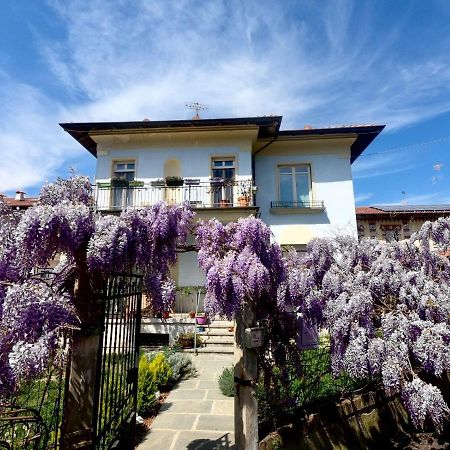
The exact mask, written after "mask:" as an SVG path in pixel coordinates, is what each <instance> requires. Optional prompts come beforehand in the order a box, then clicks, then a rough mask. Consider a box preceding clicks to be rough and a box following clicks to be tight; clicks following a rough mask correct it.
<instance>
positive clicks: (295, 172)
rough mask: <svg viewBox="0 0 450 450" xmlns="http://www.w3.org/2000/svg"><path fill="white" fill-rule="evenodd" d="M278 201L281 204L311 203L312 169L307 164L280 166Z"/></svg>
mask: <svg viewBox="0 0 450 450" xmlns="http://www.w3.org/2000/svg"><path fill="white" fill-rule="evenodd" d="M278 199H279V201H281V202H295V203H297V202H300V203H308V202H310V201H311V168H310V166H309V165H307V164H299V165H285V166H278Z"/></svg>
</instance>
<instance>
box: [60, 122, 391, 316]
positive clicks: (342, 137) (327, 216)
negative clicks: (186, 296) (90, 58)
mask: <svg viewBox="0 0 450 450" xmlns="http://www.w3.org/2000/svg"><path fill="white" fill-rule="evenodd" d="M281 120H282V117H281V116H264V117H246V118H228V119H197V120H195V119H193V120H168V121H150V120H143V121H142V122H110V123H64V124H61V126H62V128H63V129H64V130H65V131H67V132H68V133H69V134H70V135H71V136H72V137H73V138H75V139H76V140H77V141H78V142H79V143H80V144H81V145H82V146H83V147H85V148H86V149H87V150H88V151H89V152H90V153H91V154H92V155H93V156H94V157H95V158H96V159H97V169H96V179H95V195H96V205H97V208H98V210H99V211H101V212H104V213H117V212H119V211H121V210H122V209H123V208H125V207H139V206H147V205H152V204H154V203H156V202H158V201H160V200H165V201H167V202H170V203H177V202H184V201H187V202H189V203H190V204H191V205H192V207H193V208H194V209H195V211H196V213H197V217H199V218H203V219H208V218H212V217H216V218H217V219H219V220H221V221H223V222H228V221H232V220H236V219H237V218H239V217H245V216H248V215H250V214H253V215H258V216H259V217H261V219H262V220H263V221H264V222H266V223H267V224H268V225H270V227H271V229H272V231H273V235H274V239H275V240H276V241H278V242H279V243H280V244H283V245H289V246H294V247H295V248H297V249H298V250H300V251H301V250H302V248H304V246H305V245H306V243H307V242H308V241H309V240H310V239H311V238H313V237H315V236H330V235H335V234H336V233H342V232H344V233H347V234H353V235H354V236H356V235H357V226H356V218H355V207H354V195H353V181H352V170H351V164H352V163H353V162H354V161H355V160H356V159H357V158H358V156H359V155H361V153H362V152H363V151H364V150H365V149H366V148H367V146H368V145H369V144H370V143H371V142H372V141H373V139H375V138H376V136H377V135H378V134H379V133H380V132H381V131H382V129H383V128H384V126H383V125H370V126H366V125H364V126H342V127H335V128H312V127H305V128H304V129H299V130H283V131H280V125H281ZM174 277H175V279H176V282H177V283H178V285H179V286H196V285H202V284H203V274H202V273H201V272H200V271H199V269H198V265H197V261H196V255H195V254H192V253H191V254H190V253H186V254H182V255H180V259H179V263H178V268H177V269H176V270H175V271H174ZM177 308H178V309H179V308H184V310H186V308H189V305H184V306H183V305H180V304H177Z"/></svg>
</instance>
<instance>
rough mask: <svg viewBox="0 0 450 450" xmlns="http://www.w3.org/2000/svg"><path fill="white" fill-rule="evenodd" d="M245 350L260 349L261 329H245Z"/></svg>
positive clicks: (261, 341)
mask: <svg viewBox="0 0 450 450" xmlns="http://www.w3.org/2000/svg"><path fill="white" fill-rule="evenodd" d="M244 340H245V348H256V347H261V345H262V344H263V330H262V328H261V327H253V328H246V329H245V338H244Z"/></svg>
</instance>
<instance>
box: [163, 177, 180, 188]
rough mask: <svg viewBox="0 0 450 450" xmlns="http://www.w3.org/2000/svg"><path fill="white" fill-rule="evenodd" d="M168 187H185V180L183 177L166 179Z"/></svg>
mask: <svg viewBox="0 0 450 450" xmlns="http://www.w3.org/2000/svg"><path fill="white" fill-rule="evenodd" d="M165 180H166V186H169V187H178V186H183V184H184V180H183V178H181V177H166V178H165Z"/></svg>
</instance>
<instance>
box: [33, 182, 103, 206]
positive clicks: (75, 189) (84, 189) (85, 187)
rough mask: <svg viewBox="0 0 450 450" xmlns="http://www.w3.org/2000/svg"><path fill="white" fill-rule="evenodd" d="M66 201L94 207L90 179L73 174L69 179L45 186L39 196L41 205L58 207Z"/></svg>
mask: <svg viewBox="0 0 450 450" xmlns="http://www.w3.org/2000/svg"><path fill="white" fill-rule="evenodd" d="M64 201H68V202H70V203H76V204H81V205H86V206H90V207H92V206H94V199H93V196H92V187H91V182H90V180H89V177H83V176H76V175H74V174H72V176H71V177H70V178H68V179H63V178H58V180H57V181H56V182H55V183H49V184H47V185H45V186H44V187H43V188H42V189H41V192H40V194H39V203H40V204H41V205H48V206H56V205H58V204H59V203H61V202H64Z"/></svg>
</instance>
